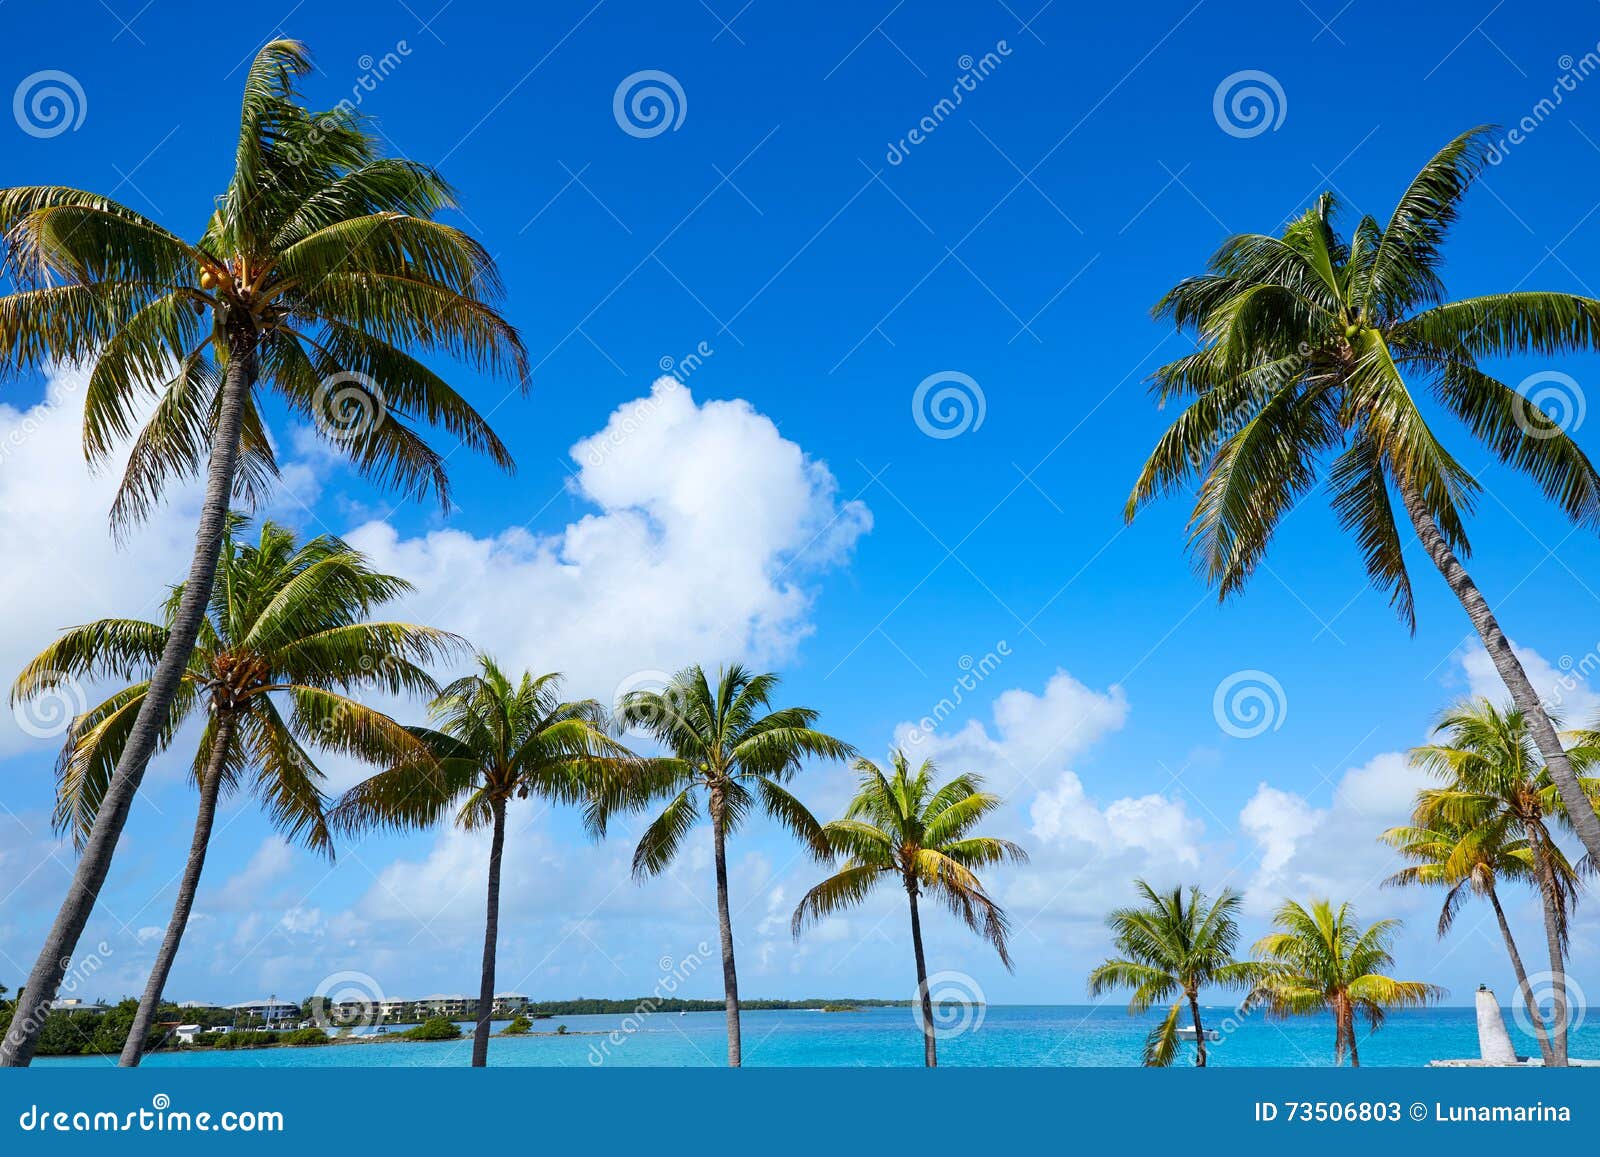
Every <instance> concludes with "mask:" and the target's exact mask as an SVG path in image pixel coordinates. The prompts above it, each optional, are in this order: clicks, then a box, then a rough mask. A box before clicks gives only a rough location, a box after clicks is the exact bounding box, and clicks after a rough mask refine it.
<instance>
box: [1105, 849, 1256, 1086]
mask: <svg viewBox="0 0 1600 1157" xmlns="http://www.w3.org/2000/svg"><path fill="white" fill-rule="evenodd" d="M1134 887H1135V888H1136V889H1137V890H1138V892H1139V894H1140V895H1141V896H1142V897H1143V898H1144V902H1143V903H1142V904H1140V905H1138V906H1137V907H1131V908H1118V909H1117V910H1116V911H1115V912H1113V913H1111V915H1110V916H1109V917H1108V918H1107V919H1106V924H1107V925H1108V926H1109V927H1110V929H1111V932H1112V943H1113V944H1115V946H1116V948H1117V950H1118V951H1119V952H1121V953H1122V955H1121V956H1120V957H1113V958H1112V959H1110V960H1107V961H1106V962H1105V963H1103V964H1101V965H1100V966H1099V967H1098V968H1096V969H1095V970H1094V971H1093V972H1091V973H1089V995H1091V996H1099V995H1100V994H1101V993H1103V992H1106V991H1108V990H1110V989H1113V988H1131V989H1132V990H1133V996H1132V997H1131V998H1130V999H1129V1001H1128V1013H1129V1015H1139V1014H1142V1013H1145V1012H1148V1011H1149V1010H1150V1009H1151V1007H1152V1006H1154V1005H1155V1004H1156V1003H1158V1002H1159V1001H1163V1000H1168V999H1170V1000H1171V1001H1172V1007H1171V1008H1169V1009H1168V1010H1167V1015H1166V1017H1165V1019H1163V1020H1162V1021H1161V1023H1160V1024H1158V1025H1156V1027H1155V1028H1153V1029H1151V1030H1150V1034H1149V1036H1147V1037H1146V1038H1145V1042H1144V1063H1145V1064H1146V1065H1150V1066H1159V1067H1164V1066H1166V1065H1170V1064H1171V1063H1172V1061H1173V1059H1174V1058H1175V1057H1176V1056H1177V1053H1178V1042H1179V1038H1178V1021H1179V1019H1180V1018H1181V1017H1182V1015H1183V1008H1184V1005H1185V1004H1186V1003H1187V1004H1188V1006H1189V1016H1190V1018H1191V1019H1192V1020H1193V1021H1194V1038H1195V1059H1194V1063H1195V1064H1196V1065H1197V1066H1198V1067H1200V1068H1205V1066H1206V1060H1207V1054H1206V1029H1205V1025H1204V1024H1203V1023H1202V1022H1201V1019H1200V989H1201V988H1203V987H1204V986H1206V985H1213V984H1214V985H1220V986H1222V987H1224V988H1248V987H1249V986H1250V985H1252V984H1253V983H1254V982H1255V981H1256V980H1257V979H1258V978H1259V976H1260V974H1261V969H1260V966H1259V965H1257V964H1256V963H1255V962H1254V961H1250V960H1235V959H1234V958H1233V951H1234V948H1235V947H1236V946H1237V945H1238V943H1239V920H1238V912H1239V906H1240V904H1241V903H1242V902H1243V898H1242V897H1241V896H1239V895H1238V893H1236V892H1234V891H1232V890H1231V889H1227V888H1224V889H1223V891H1222V894H1221V895H1220V896H1218V897H1217V898H1216V900H1215V901H1211V900H1208V899H1207V898H1206V895H1205V893H1204V892H1202V891H1200V889H1199V888H1190V889H1189V891H1188V895H1187V896H1185V894H1184V890H1183V888H1182V887H1174V888H1173V889H1172V890H1171V891H1170V892H1157V891H1156V890H1155V889H1154V888H1152V887H1151V886H1150V885H1149V884H1147V883H1145V882H1144V881H1143V880H1135V881H1134Z"/></svg>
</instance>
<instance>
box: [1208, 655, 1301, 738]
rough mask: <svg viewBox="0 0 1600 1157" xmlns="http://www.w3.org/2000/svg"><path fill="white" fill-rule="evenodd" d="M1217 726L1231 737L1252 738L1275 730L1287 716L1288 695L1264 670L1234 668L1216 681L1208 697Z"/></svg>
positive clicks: (1280, 684) (1281, 685)
mask: <svg viewBox="0 0 1600 1157" xmlns="http://www.w3.org/2000/svg"><path fill="white" fill-rule="evenodd" d="M1211 714H1212V716H1213V717H1214V718H1215V719H1216V721H1217V726H1218V727H1220V728H1222V730H1223V731H1224V732H1226V733H1227V734H1229V735H1231V736H1233V737H1234V738H1235V739H1254V738H1255V737H1256V736H1258V735H1264V734H1266V732H1268V731H1269V730H1270V731H1277V730H1278V729H1279V728H1281V727H1282V726H1283V724H1284V720H1286V719H1288V718H1289V697H1288V696H1287V695H1285V694H1284V692H1283V684H1282V683H1279V682H1278V681H1277V680H1276V679H1274V678H1273V677H1272V676H1271V675H1269V674H1267V672H1265V671H1257V670H1255V669H1254V668H1251V669H1248V670H1244V671H1235V672H1234V673H1233V674H1231V675H1229V676H1228V677H1227V678H1226V679H1224V680H1223V681H1222V682H1220V683H1218V684H1217V690H1216V692H1215V693H1214V694H1213V695H1212V696H1211Z"/></svg>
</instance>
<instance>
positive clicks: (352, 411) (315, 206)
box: [0, 40, 528, 1066]
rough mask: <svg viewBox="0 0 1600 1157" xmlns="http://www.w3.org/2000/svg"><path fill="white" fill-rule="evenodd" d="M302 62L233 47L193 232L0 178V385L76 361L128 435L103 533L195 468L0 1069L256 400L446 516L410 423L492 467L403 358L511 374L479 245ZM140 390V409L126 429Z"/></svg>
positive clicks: (33, 1010)
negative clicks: (238, 78) (176, 590)
mask: <svg viewBox="0 0 1600 1157" xmlns="http://www.w3.org/2000/svg"><path fill="white" fill-rule="evenodd" d="M311 68H312V65H311V59H310V57H309V55H308V54H307V52H306V50H305V48H304V47H303V46H302V45H300V44H298V43H296V42H294V41H291V40H273V41H270V42H268V43H267V44H266V45H264V46H263V47H262V48H261V49H260V50H259V51H258V52H257V54H256V56H255V58H254V60H253V61H252V62H251V64H250V66H249V69H248V71H247V73H246V75H245V81H244V94H243V99H242V102H241V107H240V118H239V135H238V139H237V143H236V144H235V146H234V150H233V172H232V175H231V177H230V178H229V180H228V184H227V187H226V188H225V189H224V191H223V192H222V194H221V195H220V196H218V197H215V198H211V197H206V199H205V202H204V203H205V204H206V205H207V206H214V208H211V209H210V210H209V212H208V217H207V223H206V227H205V229H204V231H203V233H202V234H201V236H200V238H199V239H198V240H196V241H186V240H184V239H183V238H181V237H179V236H178V235H176V234H175V233H172V232H170V231H168V230H167V229H165V228H163V227H162V226H161V225H159V224H157V223H156V222H155V221H153V220H151V219H150V218H149V217H146V216H145V215H143V214H142V213H139V212H137V211H135V210H133V209H131V208H129V207H128V206H126V205H124V204H121V203H120V202H118V201H115V200H113V199H112V198H110V197H106V196H102V195H99V194H96V193H90V192H84V191H82V190H78V189H73V188H69V187H66V186H61V185H43V186H20V187H12V188H7V189H0V237H3V238H4V248H5V258H6V265H7V272H8V274H9V275H10V283H11V284H12V285H14V286H15V289H14V291H13V292H10V293H7V294H5V295H4V296H0V376H3V375H17V374H21V373H26V372H29V371H34V370H39V369H43V368H47V367H49V366H52V365H55V364H57V363H86V364H88V365H89V366H90V367H91V368H90V373H89V382H88V388H87V391H86V395H85V402H84V427H83V429H84V449H85V451H86V453H87V454H88V457H89V459H90V461H91V462H92V463H98V464H104V463H106V462H107V461H108V460H109V459H110V458H111V456H112V455H113V454H114V453H115V452H117V450H118V449H119V448H120V447H122V446H124V445H127V444H129V443H131V456H130V457H129V460H128V466H127V471H126V474H125V476H124V478H123V481H122V485H121V487H120V488H119V490H118V492H117V497H116V500H115V503H114V505H113V507H112V521H113V523H114V525H116V526H119V527H124V528H125V527H127V526H128V525H129V524H131V523H133V522H136V521H138V520H139V519H140V518H142V517H143V516H144V515H145V514H147V513H148V512H149V511H150V510H151V509H153V508H154V507H155V506H156V505H157V504H158V503H159V502H160V500H161V498H162V496H163V495H164V493H165V492H166V489H167V487H168V485H169V484H170V483H172V482H173V481H174V480H178V479H183V478H188V477H193V476H196V475H203V476H204V479H205V482H204V498H203V501H202V506H201V511H200V517H199V521H198V525H197V527H196V533H195V540H194V553H193V558H192V559H191V562H190V565H189V571H188V577H187V578H186V579H185V581H184V584H183V593H182V595H181V596H180V598H179V599H178V603H177V606H176V607H174V608H173V609H172V611H171V614H170V618H169V621H168V622H167V624H166V638H165V640H164V642H163V645H162V649H161V651H160V653H159V655H158V656H157V657H156V659H155V662H154V664H153V667H152V670H151V671H150V675H149V679H148V683H149V686H148V688H147V689H146V691H145V693H144V697H143V702H142V703H141V704H140V705H139V708H138V710H137V712H136V713H135V715H134V718H133V719H132V721H131V722H130V724H129V726H128V734H127V738H126V741H125V742H124V743H123V744H122V748H121V754H120V756H119V758H118V760H117V765H116V767H115V769H114V770H113V771H112V773H111V775H110V776H109V777H108V778H107V780H106V783H105V789H104V793H103V795H102V797H101V799H100V800H99V807H98V812H97V815H96V817H95V821H94V824H93V826H92V828H91V829H90V831H89V833H88V837H87V839H85V841H84V843H83V847H82V849H81V851H80V853H79V856H78V862H77V866H76V869H75V871H74V875H73V880H72V884H71V886H70V887H69V888H68V889H67V892H66V895H65V897H64V898H63V900H62V903H61V907H60V911H59V912H58V913H57V916H56V919H55V922H54V923H53V925H52V927H51V929H50V932H49V934H48V935H47V936H46V937H45V941H44V943H43V944H42V945H41V947H40V950H39V955H38V958H37V960H36V962H35V964H34V966H33V968H32V970H31V971H30V972H29V975H28V979H27V983H26V985H25V986H24V990H23V994H22V996H21V997H20V1001H21V1007H20V1008H19V1009H18V1012H17V1015H16V1017H15V1019H14V1021H13V1023H12V1026H11V1029H10V1031H9V1032H8V1033H7V1035H6V1037H5V1039H4V1040H3V1041H0V1065H6V1066H16V1065H25V1064H27V1063H28V1059H29V1057H31V1056H32V1055H33V1049H34V1044H35V1042H36V1040H37V1034H38V1030H39V1028H40V1027H41V1026H42V1024H43V1022H44V1019H45V1018H44V1016H43V1015H42V1014H43V1012H44V1010H45V1006H46V1004H47V1002H48V1001H49V1000H50V999H51V998H52V997H53V996H54V994H55V993H56V990H57V989H58V988H59V987H60V985H61V982H62V979H63V977H64V975H65V973H66V968H67V962H68V961H70V960H71V958H72V956H73V954H74V951H75V950H76V948H77V943H78V938H79V937H80V936H81V935H82V934H83V928H84V925H85V923H87V921H88V919H89V913H90V910H91V909H92V908H93V906H94V901H95V898H96V897H97V896H98V895H99V894H100V888H101V885H102V884H104V882H105V878H106V873H107V872H108V871H109V869H110V867H111V861H112V857H113V855H114V854H115V852H116V848H117V842H118V839H119V838H120V836H121V834H122V829H123V827H124V825H125V824H126V823H127V820H128V814H129V810H130V808H131V807H132V804H133V800H134V796H135V795H136V794H137V792H138V790H139V785H140V783H141V782H142V781H143V778H144V773H145V769H146V767H147V766H148V765H149V762H150V757H151V756H152V755H153V754H154V753H155V751H156V750H157V748H158V747H159V745H160V741H161V737H162V736H163V735H164V734H166V732H167V728H168V727H169V725H170V712H171V709H172V706H173V703H174V701H175V700H176V699H177V698H178V696H179V694H180V691H181V688H182V685H183V675H184V673H185V671H187V670H188V667H189V660H190V653H191V652H192V651H193V650H194V646H195V642H196V639H197V637H198V636H199V632H200V630H201V625H202V622H203V620H204V618H205V612H206V606H207V602H208V601H209V600H210V599H211V597H212V587H213V582H212V580H213V579H214V578H215V576H216V570H217V559H218V555H219V552H220V550H221V546H222V541H223V537H224V532H225V530H226V526H227V518H228V513H229V507H230V504H231V503H232V502H233V501H234V500H235V499H236V498H237V499H241V500H243V501H245V502H246V503H247V504H248V503H250V502H253V501H256V500H258V499H260V498H262V497H263V496H264V495H265V493H266V492H267V489H268V487H269V486H270V484H271V483H272V481H273V480H274V479H275V477H276V474H277V461H276V458H275V456H274V450H273V443H272V440H271V438H270V437H269V435H268V432H267V428H266V425H265V421H264V419H263V416H262V411H261V408H260V405H259V398H258V396H257V395H258V392H270V393H272V394H275V395H277V397H278V399H279V400H281V402H282V403H283V404H284V405H285V406H286V407H287V408H288V409H289V411H290V412H292V413H294V414H297V415H300V416H302V417H305V418H309V419H311V427H312V429H313V431H314V433H315V434H317V435H318V436H320V437H322V438H323V439H324V440H325V441H327V442H328V443H329V444H330V445H331V446H332V447H333V449H334V450H335V451H336V452H339V453H342V454H343V455H344V456H345V457H346V458H347V460H348V461H349V462H350V464H351V466H352V467H353V468H354V469H356V470H357V471H359V472H360V473H361V474H362V475H363V476H365V477H366V478H368V479H371V480H372V481H373V482H375V483H377V484H379V485H383V486H389V487H393V488H395V489H398V490H399V491H401V492H402V493H403V494H405V495H408V496H414V497H422V496H426V495H429V494H432V495H434V496H435V497H436V498H437V499H438V501H439V502H440V504H441V505H442V506H444V507H446V508H448V506H449V493H450V492H449V479H448V476H447V473H446V470H445V456H444V455H442V454H440V453H439V452H438V451H437V450H435V449H433V448H432V447H431V446H429V445H428V443H427V441H426V440H425V439H424V438H423V436H422V435H421V434H420V433H419V432H418V430H417V429H416V428H415V427H414V425H413V423H417V422H421V423H425V424H427V425H429V426H433V427H437V428H440V429H443V430H445V431H447V432H448V433H449V434H450V435H451V437H452V438H453V439H455V440H457V441H459V442H460V443H461V444H463V445H465V446H466V447H467V448H468V449H471V450H474V451H478V452H481V453H484V454H486V455H487V456H488V457H489V458H490V459H492V460H493V461H494V462H495V463H497V464H498V465H500V466H502V467H506V468H509V467H510V465H511V457H510V454H509V452H508V451H507V450H506V448H505V446H504V445H503V444H502V443H501V442H500V440H499V438H498V437H496V435H495V434H494V432H493V431H492V430H491V429H490V428H489V425H488V423H487V422H486V421H485V420H484V419H483V417H482V416H481V415H479V414H478V412H477V411H476V410H475V409H474V408H473V407H472V406H471V405H470V404H469V403H468V402H467V400H466V399H465V398H464V397H462V396H461V395H460V394H459V393H457V392H456V391H455V390H454V389H452V388H451V386H450V385H449V384H448V383H447V382H446V381H445V380H444V379H443V378H441V377H440V376H439V375H438V374H437V373H436V372H435V371H434V370H432V369H430V368H429V367H428V366H426V365H425V364H424V363H423V362H422V361H420V360H418V358H417V357H416V356H413V355H414V354H442V355H445V356H448V357H451V358H452V359H454V360H457V361H459V362H462V363H464V364H465V365H467V366H469V367H471V368H472V369H474V370H478V371H481V372H484V373H488V374H493V375H506V376H509V377H511V378H512V379H514V380H515V381H517V382H519V383H522V384H524V385H525V384H526V382H527V379H528V363H527V355H526V353H525V351H524V349H523V346H522V342H521V339H520V338H519V337H518V336H517V333H516V331H515V330H514V329H513V328H512V326H511V325H510V323H509V322H507V321H506V320H505V319H504V318H503V317H502V316H501V315H500V313H499V312H498V311H497V309H496V306H495V302H496V300H497V299H498V298H499V296H500V295H501V284H500V279H499V275H498V273H497V271H496V269H495V263H494V259H493V258H492V257H491V256H490V254H489V251H488V250H487V249H485V248H484V247H483V246H482V245H480V244H479V243H478V242H476V241H474V240H472V239H471V238H470V237H468V236H467V235H466V234H465V233H463V232H462V231H461V230H459V229H457V228H455V227H454V226H451V225H447V224H445V223H443V222H441V221H439V220H437V219H436V215H437V214H438V212H439V211H440V210H442V209H446V208H452V207H454V205H455V195H454V193H453V191H452V190H451V188H450V186H449V185H448V184H447V183H446V182H445V180H444V178H443V177H441V176H440V175H439V174H438V173H437V172H436V171H434V170H433V169H432V168H430V167H429V166H427V165H423V164H420V163H417V162H414V161H409V160H401V159H395V158H387V157H384V156H382V155H381V154H380V152H379V148H378V143H379V142H378V139H377V137H376V135H375V134H374V133H373V132H372V131H371V129H370V127H369V126H368V125H367V123H366V122H365V120H364V119H363V118H362V117H361V115H360V114H359V113H358V112H357V111H356V110H355V109H353V108H350V107H336V108H332V109H326V110H321V111H316V110H312V109H308V108H306V107H305V106H304V105H303V104H302V103H300V101H299V100H298V93H297V85H298V83H299V81H300V80H301V78H303V77H305V76H306V75H307V74H308V73H309V72H310V71H311ZM380 381H381V382H382V383H383V387H382V392H381V393H380V392H379V390H378V386H377V383H378V382H380ZM330 382H332V383H333V384H334V387H335V390H336V392H335V390H330V385H329V383H330ZM150 398H154V399H155V400H156V405H155V408H154V410H153V411H151V412H150V416H149V418H148V419H147V420H145V423H144V425H143V426H142V427H141V428H139V429H137V431H136V430H135V427H136V425H137V424H138V421H139V416H140V415H141V414H142V413H143V412H144V411H145V409H146V400H147V399H150ZM330 400H332V401H333V402H334V404H333V405H332V406H330Z"/></svg>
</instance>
